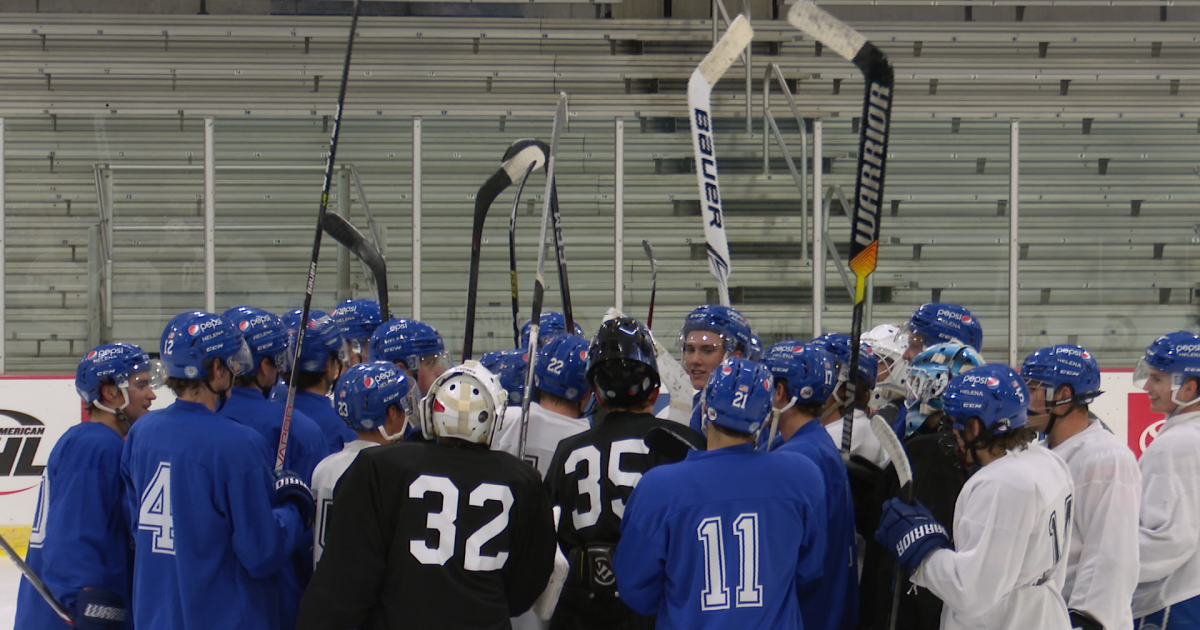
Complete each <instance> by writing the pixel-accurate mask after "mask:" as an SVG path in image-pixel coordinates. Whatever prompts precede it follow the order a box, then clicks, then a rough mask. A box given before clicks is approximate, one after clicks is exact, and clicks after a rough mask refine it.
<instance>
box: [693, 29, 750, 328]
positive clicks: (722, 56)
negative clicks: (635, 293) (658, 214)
mask: <svg viewBox="0 0 1200 630" xmlns="http://www.w3.org/2000/svg"><path fill="white" fill-rule="evenodd" d="M753 39H754V29H753V28H751V27H750V20H747V19H746V16H744V15H739V16H737V19H735V20H734V21H733V23H732V24H730V25H729V30H727V31H725V34H724V35H722V36H721V39H720V41H718V42H717V45H716V46H713V49H712V50H711V51H709V53H708V54H707V55H705V56H704V59H703V60H702V61H701V62H700V65H699V66H697V67H696V70H695V71H694V72H692V77H691V78H690V79H688V95H687V101H688V112H689V115H688V120H689V121H690V122H691V126H692V151H693V152H694V154H695V157H696V182H697V184H698V186H699V189H700V216H701V218H702V219H703V221H704V240H705V242H706V243H707V244H708V269H709V271H710V272H711V273H712V275H713V278H716V280H717V297H718V299H719V300H720V302H721V305H722V306H729V242H728V241H727V240H726V239H725V211H724V209H723V208H722V206H721V187H720V184H719V183H718V181H717V154H716V150H715V147H714V146H713V120H712V90H713V86H715V85H716V84H717V81H719V80H720V79H721V76H722V75H724V74H725V71H726V70H728V69H729V66H730V65H732V64H733V62H734V60H735V59H737V58H738V57H739V56H741V54H742V50H744V49H745V48H746V46H748V45H750V41H751V40H753Z"/></svg>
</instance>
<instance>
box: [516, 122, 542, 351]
mask: <svg viewBox="0 0 1200 630" xmlns="http://www.w3.org/2000/svg"><path fill="white" fill-rule="evenodd" d="M538 146H540V147H541V148H542V149H543V153H545V154H547V155H548V154H549V153H550V147H549V146H547V145H546V143H544V142H539V143H538ZM545 162H546V160H545V159H544V158H543V159H541V160H535V161H533V162H530V163H529V168H527V169H525V175H524V176H523V177H522V178H521V183H520V184H517V194H516V195H513V202H512V210H511V211H510V212H509V214H508V281H509V285H510V291H511V292H512V315H513V347H514V348H520V347H521V300H520V293H519V292H518V291H517V210H518V206H520V205H521V193H523V192H525V182H527V181H529V175H530V174H531V173H533V171H534V170H536V169H538V168H541V167H542V166H545Z"/></svg>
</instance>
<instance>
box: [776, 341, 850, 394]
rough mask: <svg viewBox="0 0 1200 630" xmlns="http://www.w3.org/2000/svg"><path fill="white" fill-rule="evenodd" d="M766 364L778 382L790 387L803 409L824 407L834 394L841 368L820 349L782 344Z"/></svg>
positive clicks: (802, 345)
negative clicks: (815, 406) (805, 407)
mask: <svg viewBox="0 0 1200 630" xmlns="http://www.w3.org/2000/svg"><path fill="white" fill-rule="evenodd" d="M763 363H764V364H765V365H766V366H767V369H769V370H770V371H771V374H772V375H773V376H774V377H775V379H777V380H781V381H784V382H786V383H787V391H788V394H790V395H791V396H792V398H795V399H796V402H797V403H799V404H801V405H820V404H824V403H825V401H826V400H828V399H829V396H830V395H831V394H833V388H834V386H835V385H836V380H837V368H836V367H835V363H834V360H833V357H832V356H830V354H829V352H828V351H827V350H825V348H822V347H821V346H819V345H816V344H812V343H807V344H805V343H800V342H799V341H780V342H779V343H777V344H775V345H773V346H771V347H770V348H769V349H768V350H767V356H766V358H765V359H764V360H763Z"/></svg>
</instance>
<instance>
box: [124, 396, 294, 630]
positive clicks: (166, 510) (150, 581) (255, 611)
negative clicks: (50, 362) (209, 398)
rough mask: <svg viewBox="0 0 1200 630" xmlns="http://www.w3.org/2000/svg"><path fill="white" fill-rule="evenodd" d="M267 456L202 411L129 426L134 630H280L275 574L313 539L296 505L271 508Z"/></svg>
mask: <svg viewBox="0 0 1200 630" xmlns="http://www.w3.org/2000/svg"><path fill="white" fill-rule="evenodd" d="M267 456H268V452H267V451H266V449H265V448H264V446H263V443H262V439H261V436H260V435H259V434H258V433H256V432H255V431H254V430H253V429H251V428H249V427H245V426H242V425H240V424H238V423H237V422H234V421H233V420H231V419H229V418H227V417H225V416H222V415H219V414H217V413H214V412H213V411H211V410H209V409H208V407H205V406H204V405H201V404H199V403H193V402H186V401H176V402H175V404H173V405H171V406H170V407H167V408H166V409H163V410H161V411H152V412H150V413H148V414H146V415H145V416H142V418H141V419H139V420H138V421H137V423H136V424H134V425H133V427H132V429H130V431H129V436H128V438H127V439H126V440H125V450H124V452H123V453H122V454H121V472H122V475H123V476H124V479H125V488H126V493H125V504H126V509H127V513H128V519H129V522H130V528H131V529H132V531H133V535H134V539H135V543H136V544H135V554H134V573H133V612H134V624H135V625H136V626H137V627H139V628H172V629H175V630H191V629H196V628H204V629H209V628H223V629H225V628H228V629H234V628H246V629H251V628H253V629H255V630H261V629H266V630H274V629H276V628H278V627H279V623H280V621H279V585H278V580H277V577H276V574H277V573H278V572H279V570H280V568H281V567H282V566H283V564H284V563H285V562H287V561H288V560H289V557H290V556H291V554H292V552H293V551H294V550H295V549H296V548H297V547H300V546H302V545H310V544H312V535H311V534H310V533H309V531H308V530H307V528H305V526H304V524H303V523H302V522H301V518H300V513H299V511H298V510H297V509H296V508H295V507H294V506H293V505H291V504H290V503H286V504H284V505H281V506H280V507H275V508H272V500H273V498H274V489H273V488H274V478H273V476H272V474H271V468H270V466H268V465H267V464H266V461H267Z"/></svg>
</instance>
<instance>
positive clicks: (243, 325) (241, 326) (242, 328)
mask: <svg viewBox="0 0 1200 630" xmlns="http://www.w3.org/2000/svg"><path fill="white" fill-rule="evenodd" d="M249 327H250V322H249V321H247V320H243V321H242V323H240V324H238V330H240V331H242V332H246V329H247V328H249Z"/></svg>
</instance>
